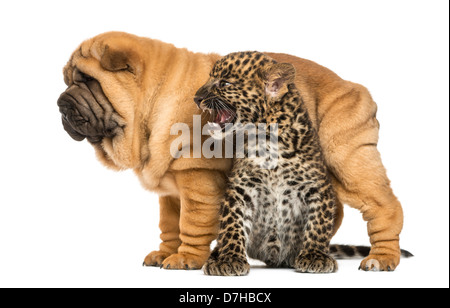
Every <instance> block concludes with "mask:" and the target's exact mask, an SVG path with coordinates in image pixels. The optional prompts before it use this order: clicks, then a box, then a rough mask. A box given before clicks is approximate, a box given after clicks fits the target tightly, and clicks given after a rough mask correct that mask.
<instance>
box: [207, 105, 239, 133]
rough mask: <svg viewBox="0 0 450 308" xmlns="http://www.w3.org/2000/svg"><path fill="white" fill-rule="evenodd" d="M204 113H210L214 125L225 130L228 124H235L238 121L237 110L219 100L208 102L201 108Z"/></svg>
mask: <svg viewBox="0 0 450 308" xmlns="http://www.w3.org/2000/svg"><path fill="white" fill-rule="evenodd" d="M200 108H201V109H202V110H203V113H208V114H209V116H210V120H209V121H208V122H210V123H211V122H212V123H214V124H218V125H220V127H221V128H224V127H225V125H226V124H228V123H233V122H234V120H235V119H236V109H235V108H234V107H233V106H230V105H228V104H226V103H224V102H222V101H219V100H217V99H214V100H211V101H209V102H206V103H204V104H202V105H201V106H200Z"/></svg>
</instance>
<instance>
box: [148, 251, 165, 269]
mask: <svg viewBox="0 0 450 308" xmlns="http://www.w3.org/2000/svg"><path fill="white" fill-rule="evenodd" d="M168 256H170V253H167V252H162V251H159V250H158V251H152V252H151V253H149V254H148V255H147V256H146V257H145V260H144V263H143V264H142V265H143V266H158V267H160V266H161V265H162V263H163V261H164V260H165V259H166V258H167V257H168Z"/></svg>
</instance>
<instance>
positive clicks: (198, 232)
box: [162, 169, 226, 269]
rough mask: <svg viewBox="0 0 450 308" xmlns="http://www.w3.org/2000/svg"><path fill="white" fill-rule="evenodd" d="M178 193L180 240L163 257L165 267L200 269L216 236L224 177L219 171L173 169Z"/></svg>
mask: <svg viewBox="0 0 450 308" xmlns="http://www.w3.org/2000/svg"><path fill="white" fill-rule="evenodd" d="M174 175H175V180H176V183H177V186H178V190H179V192H180V201H181V210H180V225H179V226H180V240H181V245H180V247H178V252H177V253H176V254H173V255H171V256H169V257H168V258H166V259H165V260H164V261H163V263H162V267H163V268H165V269H200V268H202V266H203V264H204V263H205V261H206V259H207V258H208V257H209V254H210V245H211V242H212V241H213V240H214V239H215V238H216V237H217V232H218V216H219V203H220V200H221V198H222V197H223V192H224V189H225V183H226V177H225V175H224V174H223V173H222V172H220V171H214V170H203V169H196V170H185V171H177V172H175V174H174Z"/></svg>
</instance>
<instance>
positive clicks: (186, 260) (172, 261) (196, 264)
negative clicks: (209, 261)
mask: <svg viewBox="0 0 450 308" xmlns="http://www.w3.org/2000/svg"><path fill="white" fill-rule="evenodd" d="M207 257H208V255H206V256H196V255H192V254H187V253H176V254H173V255H171V256H169V257H167V258H166V259H165V260H164V261H163V262H162V265H161V268H163V269H183V270H192V269H201V268H202V266H203V264H204V263H205V260H206V258H207Z"/></svg>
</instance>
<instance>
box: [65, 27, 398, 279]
mask: <svg viewBox="0 0 450 308" xmlns="http://www.w3.org/2000/svg"><path fill="white" fill-rule="evenodd" d="M267 55H268V56H270V57H272V58H273V59H275V60H276V61H278V62H281V63H291V64H293V65H294V67H295V70H296V72H297V76H296V79H295V83H296V86H297V88H298V89H299V91H300V93H301V95H302V99H303V101H304V102H305V106H306V107H307V109H308V113H309V115H310V117H311V120H312V122H313V125H314V127H315V129H316V130H317V132H318V135H319V138H320V143H321V146H322V148H323V152H324V157H325V162H326V165H327V168H328V171H329V172H330V175H331V178H332V181H333V186H334V188H335V190H336V192H337V195H338V199H339V201H340V202H338V211H337V215H336V224H335V230H337V229H338V227H339V225H340V223H341V221H342V215H343V212H342V205H341V203H346V204H349V205H350V206H352V207H354V208H357V209H359V210H360V211H361V212H362V214H363V218H364V219H365V220H366V221H367V222H368V233H369V236H370V241H371V244H372V249H371V251H370V255H369V256H368V257H367V258H366V259H365V260H363V262H362V264H361V268H362V269H373V268H374V267H378V268H377V269H378V270H387V269H391V270H393V269H395V267H396V266H397V265H398V263H399V258H400V249H399V234H400V231H401V229H402V224H403V214H402V208H401V205H400V203H399V202H398V200H397V198H396V197H395V196H394V194H393V192H392V190H391V188H390V185H389V180H388V178H387V176H386V172H385V169H384V167H383V165H382V163H381V159H380V155H379V152H378V151H377V147H376V145H377V141H378V128H379V126H378V121H377V120H376V118H375V115H376V104H375V103H374V102H373V100H372V98H371V96H370V94H369V92H368V91H367V90H366V88H364V87H363V86H360V85H358V84H354V83H351V82H348V81H344V80H342V79H341V78H339V77H338V76H337V75H336V74H334V73H333V72H331V71H330V70H328V69H326V68H324V67H322V66H320V65H318V64H316V63H314V62H311V61H308V60H304V59H300V58H297V57H294V56H290V55H284V54H273V53H267ZM219 58H220V56H219V55H217V54H201V53H193V52H190V51H188V50H186V49H179V48H176V47H174V46H173V45H170V44H166V43H163V42H160V41H157V40H152V39H148V38H142V37H138V36H134V35H130V34H127V33H120V32H109V33H104V34H101V35H99V36H96V37H94V38H92V39H89V40H87V41H85V42H83V43H82V44H81V45H80V47H79V48H77V49H76V50H75V52H74V53H73V54H72V56H71V58H70V60H69V62H68V63H67V65H66V66H65V68H64V80H65V83H66V84H67V86H68V89H67V90H66V92H65V93H63V94H62V95H61V97H60V99H59V101H58V105H59V108H60V111H61V113H62V121H63V125H64V128H65V129H66V131H67V132H68V133H69V135H70V136H71V137H72V138H74V139H75V140H83V139H84V138H86V139H87V140H88V141H89V142H90V143H91V144H92V145H93V147H94V148H95V151H96V154H97V157H98V159H99V160H100V161H101V162H102V163H103V164H105V165H106V166H108V167H110V168H113V169H115V170H123V169H133V170H134V172H135V173H136V175H137V176H138V177H139V179H140V181H141V183H142V185H143V186H144V187H145V188H146V189H148V190H151V191H154V192H156V193H158V194H159V195H160V207H161V219H160V228H161V232H162V233H161V239H162V243H161V245H160V249H159V251H157V252H153V253H151V254H150V255H149V256H148V257H147V258H146V259H145V261H144V263H145V264H146V265H158V266H161V265H162V266H163V267H164V268H170V269H187V268H189V269H192V268H201V267H202V265H203V263H204V262H205V261H206V259H207V258H208V256H209V253H210V250H209V249H210V243H211V241H212V240H213V239H215V238H216V236H217V230H218V208H219V202H220V199H221V198H222V196H223V193H224V189H225V186H226V181H227V172H228V171H229V170H230V169H231V165H232V161H231V160H229V159H220V158H213V159H205V158H203V157H202V158H196V159H194V158H179V159H176V160H175V159H174V158H173V157H172V156H171V154H170V145H171V143H172V141H173V140H174V139H175V138H177V137H178V136H176V135H173V136H172V135H170V128H171V127H172V125H173V124H174V123H186V124H188V125H189V126H190V127H191V133H192V122H193V115H194V114H201V111H200V110H198V109H197V106H196V105H195V104H194V102H193V98H194V94H195V92H196V91H197V89H199V88H200V87H201V86H202V85H203V84H204V83H205V82H206V81H207V79H208V74H209V71H210V70H211V68H212V66H213V64H214V63H215V62H216V61H217V60H218V59H219ZM208 120H210V119H209V118H208V117H207V116H203V117H202V121H203V123H202V124H206V122H207V121H208ZM206 139H207V136H204V137H203V141H204V140H206ZM192 140H193V138H192V136H191V141H192ZM368 260H375V261H377V262H373V261H370V266H366V264H367V262H368ZM373 264H375V265H376V266H372V265H373Z"/></svg>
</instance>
